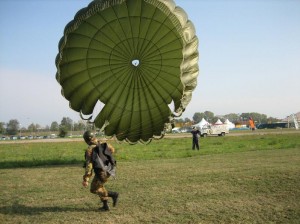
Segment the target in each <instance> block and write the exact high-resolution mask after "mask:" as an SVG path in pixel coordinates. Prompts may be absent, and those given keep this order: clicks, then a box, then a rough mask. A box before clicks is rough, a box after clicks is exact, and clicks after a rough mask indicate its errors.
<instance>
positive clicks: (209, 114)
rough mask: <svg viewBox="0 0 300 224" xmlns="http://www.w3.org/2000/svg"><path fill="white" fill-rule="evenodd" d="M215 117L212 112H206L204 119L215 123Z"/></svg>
mask: <svg viewBox="0 0 300 224" xmlns="http://www.w3.org/2000/svg"><path fill="white" fill-rule="evenodd" d="M214 117H215V115H214V113H213V112H211V111H204V118H205V120H207V121H208V122H210V123H213V122H214V120H215V119H214ZM216 121H217V120H216Z"/></svg>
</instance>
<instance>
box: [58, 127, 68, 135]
mask: <svg viewBox="0 0 300 224" xmlns="http://www.w3.org/2000/svg"><path fill="white" fill-rule="evenodd" d="M67 134H68V130H67V128H66V126H63V125H60V126H59V133H58V136H59V137H61V138H64V137H66V136H67Z"/></svg>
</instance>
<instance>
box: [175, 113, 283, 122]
mask: <svg viewBox="0 0 300 224" xmlns="http://www.w3.org/2000/svg"><path fill="white" fill-rule="evenodd" d="M249 117H251V118H252V119H253V120H254V121H255V123H256V124H262V123H274V122H278V121H280V120H279V119H277V118H274V117H268V116H267V115H266V114H260V113H256V112H251V113H241V114H235V113H230V114H226V115H222V116H218V115H215V114H214V113H213V112H211V111H204V112H196V113H195V114H194V116H193V119H192V120H190V119H189V118H185V119H182V118H181V119H176V120H175V122H178V123H189V122H192V123H194V124H197V123H199V122H200V121H201V120H202V118H204V119H205V120H206V121H208V122H209V123H215V122H217V120H218V119H220V120H221V121H222V122H224V121H225V120H226V119H228V120H229V121H231V122H232V123H234V124H236V123H241V122H243V121H248V120H249Z"/></svg>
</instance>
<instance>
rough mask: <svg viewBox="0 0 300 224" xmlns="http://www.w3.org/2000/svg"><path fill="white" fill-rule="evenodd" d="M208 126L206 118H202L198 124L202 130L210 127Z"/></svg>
mask: <svg viewBox="0 0 300 224" xmlns="http://www.w3.org/2000/svg"><path fill="white" fill-rule="evenodd" d="M208 124H209V123H208V122H207V121H206V120H205V119H204V118H202V120H201V121H200V122H199V123H198V125H199V127H200V128H203V126H205V125H208Z"/></svg>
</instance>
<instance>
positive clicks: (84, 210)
mask: <svg viewBox="0 0 300 224" xmlns="http://www.w3.org/2000/svg"><path fill="white" fill-rule="evenodd" d="M299 137H300V135H299V134H285V135H275V134H270V135H263V136H255V135H251V136H235V137H231V136H226V137H225V138H218V137H216V138H205V139H201V150H200V152H198V151H192V150H191V139H190V138H188V139H164V140H162V141H154V142H152V143H150V144H149V145H147V146H143V145H134V146H128V145H126V144H120V145H116V144H114V145H115V146H116V148H117V158H118V168H117V179H116V180H110V181H109V182H108V183H107V185H106V186H107V188H108V189H109V190H115V191H118V192H120V200H119V204H118V206H117V207H116V208H112V209H111V211H110V212H107V213H100V212H99V211H98V210H97V208H98V207H99V200H98V199H97V197H96V196H95V195H92V194H90V193H89V190H88V189H84V188H82V187H81V180H82V175H83V169H82V167H81V161H82V152H83V149H84V147H85V145H84V144H83V143H80V142H76V143H74V142H71V143H51V144H50V143H49V144H45V143H43V144H42V143H28V144H9V145H4V144H3V145H0V152H1V165H2V169H0V173H1V175H0V183H1V185H0V190H1V195H0V202H1V205H0V223H299V220H300V188H299V186H300V178H299V173H300V138H299ZM6 151H10V152H9V153H7V154H5V153H6ZM13 152H18V153H17V155H16V156H13V155H14V153H13ZM44 153H46V154H47V155H46V154H44ZM4 154H5V156H3V155H4ZM33 155H34V156H35V161H40V162H44V163H45V164H51V162H50V161H56V162H57V163H58V162H59V161H62V162H61V164H62V165H60V166H49V165H45V166H39V167H36V166H35V165H37V162H35V163H34V161H33V160H32V159H31V156H33ZM43 155H45V156H46V157H47V159H44V158H45V156H43ZM63 160H66V161H68V162H64V161H63ZM24 161H27V162H26V163H24ZM72 161H73V162H74V163H75V164H74V165H65V164H67V163H73V162H72ZM14 162H16V163H17V164H19V165H20V166H24V167H22V168H15V169H12V168H11V165H10V166H8V165H7V164H9V163H14ZM4 165H6V166H7V167H8V168H4V167H3V166H4ZM25 165H26V166H25ZM31 165H32V166H33V167H30V166H31Z"/></svg>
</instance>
